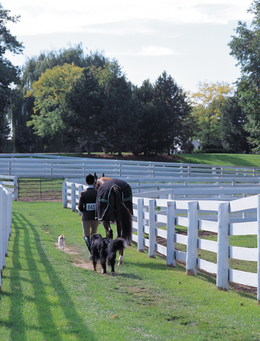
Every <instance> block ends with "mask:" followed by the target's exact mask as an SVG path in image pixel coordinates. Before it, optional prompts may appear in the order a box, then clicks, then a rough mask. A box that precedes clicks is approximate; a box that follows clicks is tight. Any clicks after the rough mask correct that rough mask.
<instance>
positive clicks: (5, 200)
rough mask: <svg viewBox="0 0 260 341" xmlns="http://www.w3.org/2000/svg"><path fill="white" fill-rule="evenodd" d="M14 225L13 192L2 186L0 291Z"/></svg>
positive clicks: (0, 192)
mask: <svg viewBox="0 0 260 341" xmlns="http://www.w3.org/2000/svg"><path fill="white" fill-rule="evenodd" d="M11 224H12V192H11V191H9V190H8V189H6V188H5V187H4V186H2V185H0V272H1V274H0V290H1V287H2V271H3V269H4V267H5V257H6V256H7V252H8V242H9V238H10V235H11Z"/></svg>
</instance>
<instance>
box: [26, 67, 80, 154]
mask: <svg viewBox="0 0 260 341" xmlns="http://www.w3.org/2000/svg"><path fill="white" fill-rule="evenodd" d="M81 73H82V68H79V67H78V66H75V65H73V64H71V65H70V64H64V65H63V66H56V67H54V68H53V69H48V70H46V72H44V73H43V74H42V75H41V77H40V78H39V80H38V81H37V82H34V83H33V84H32V90H31V91H28V92H27V94H26V96H27V97H30V96H33V97H34V98H35V101H34V114H33V115H32V116H31V120H30V121H28V122H27V124H28V126H33V129H34V131H35V132H36V134H37V135H39V136H41V137H43V138H45V139H46V140H48V141H49V144H50V145H53V142H55V146H56V148H57V147H59V148H62V143H63V139H64V129H65V126H64V123H63V120H62V118H61V114H62V113H63V112H64V111H65V110H66V93H67V92H68V91H69V90H70V88H71V86H72V84H73V82H74V81H75V80H76V79H77V78H79V77H80V75H81ZM56 150H57V149H56Z"/></svg>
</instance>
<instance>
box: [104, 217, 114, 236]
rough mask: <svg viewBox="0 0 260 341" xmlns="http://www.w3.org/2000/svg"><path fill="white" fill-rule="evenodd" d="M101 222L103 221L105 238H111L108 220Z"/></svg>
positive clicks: (111, 233)
mask: <svg viewBox="0 0 260 341" xmlns="http://www.w3.org/2000/svg"><path fill="white" fill-rule="evenodd" d="M102 223H103V226H104V229H105V230H106V235H107V238H111V239H113V230H112V229H111V227H110V223H109V221H108V220H103V221H102Z"/></svg>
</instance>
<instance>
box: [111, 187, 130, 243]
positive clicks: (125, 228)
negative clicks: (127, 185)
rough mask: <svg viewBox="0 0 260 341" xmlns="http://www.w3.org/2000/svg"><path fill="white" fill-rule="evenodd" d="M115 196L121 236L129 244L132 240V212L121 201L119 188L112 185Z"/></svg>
mask: <svg viewBox="0 0 260 341" xmlns="http://www.w3.org/2000/svg"><path fill="white" fill-rule="evenodd" d="M114 191H115V197H116V207H117V210H118V211H119V216H120V218H121V224H122V233H121V236H120V237H122V238H124V239H125V240H126V241H127V244H128V245H131V241H132V214H131V212H130V211H129V209H128V208H127V207H126V206H125V204H124V203H123V202H122V197H121V193H120V190H119V189H118V187H117V186H115V187H114Z"/></svg>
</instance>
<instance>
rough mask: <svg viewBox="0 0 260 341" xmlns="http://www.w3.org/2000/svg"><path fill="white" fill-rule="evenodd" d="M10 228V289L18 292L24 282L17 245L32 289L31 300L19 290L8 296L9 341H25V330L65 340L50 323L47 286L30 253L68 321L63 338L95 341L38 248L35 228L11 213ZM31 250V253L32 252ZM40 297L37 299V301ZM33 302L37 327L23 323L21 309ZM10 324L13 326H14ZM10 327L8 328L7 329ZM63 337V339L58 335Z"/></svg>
mask: <svg viewBox="0 0 260 341" xmlns="http://www.w3.org/2000/svg"><path fill="white" fill-rule="evenodd" d="M13 226H14V228H15V238H14V246H13V248H14V249H13V262H15V266H14V268H13V271H11V278H10V281H11V288H19V287H21V286H22V283H21V282H22V281H23V279H22V278H21V274H20V270H21V268H22V267H21V264H20V263H19V254H20V251H19V245H21V244H22V243H24V248H25V259H26V262H27V266H28V271H29V275H30V283H31V285H32V287H33V292H32V293H31V296H30V297H29V296H26V295H24V294H23V293H22V291H19V290H18V289H17V290H16V291H15V292H14V293H13V292H12V293H11V295H10V298H11V308H10V313H9V321H10V323H7V327H11V339H12V340H18V339H19V340H22V341H23V340H27V337H26V333H25V331H26V329H27V330H29V329H32V330H38V329H40V331H41V332H42V334H43V336H44V339H46V340H62V339H63V336H64V329H65V328H66V327H64V328H63V330H62V329H61V330H60V331H59V330H58V328H59V326H58V325H56V324H55V322H54V321H53V319H52V310H51V304H50V301H49V299H48V294H47V293H46V284H45V283H44V282H43V280H42V279H41V275H40V271H37V262H36V261H35V259H34V256H33V249H35V250H36V252H37V253H38V255H39V257H40V259H41V263H42V265H43V266H44V268H45V273H46V275H47V276H48V277H49V281H50V283H53V284H52V289H53V290H54V291H55V293H56V295H57V296H58V300H59V307H60V308H61V309H62V312H63V314H64V316H65V317H66V319H67V326H68V327H67V330H66V334H68V335H69V334H71V336H72V334H74V335H77V339H78V340H80V339H81V340H86V339H87V340H96V338H95V336H94V335H93V333H91V332H90V330H89V329H88V327H87V326H86V325H85V322H84V321H83V320H82V318H81V316H80V315H79V314H78V313H77V311H76V309H75V308H74V302H73V300H72V299H71V297H70V295H69V293H68V292H67V290H66V289H65V287H64V285H63V283H62V281H61V279H60V278H59V276H58V275H57V274H56V272H55V269H54V267H53V266H52V264H51V262H50V261H49V259H48V257H47V255H46V253H45V252H44V250H43V247H42V244H41V238H40V236H39V234H38V232H37V230H36V229H35V227H34V226H33V225H32V224H31V223H30V221H28V220H27V219H26V218H25V217H24V216H23V215H20V214H16V213H13ZM21 229H22V230H23V233H24V240H23V241H22V240H21V233H20V230H21ZM35 250H34V252H35ZM39 297H40V299H39ZM29 300H30V301H32V302H33V304H34V305H35V307H36V309H37V319H38V323H37V324H36V326H35V325H33V323H31V324H28V323H26V322H25V321H24V316H23V306H24V304H25V303H26V301H29ZM12 321H14V322H16V323H13V322H12ZM8 324H9V325H8ZM60 333H62V334H63V336H62V335H61V334H60Z"/></svg>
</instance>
